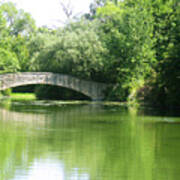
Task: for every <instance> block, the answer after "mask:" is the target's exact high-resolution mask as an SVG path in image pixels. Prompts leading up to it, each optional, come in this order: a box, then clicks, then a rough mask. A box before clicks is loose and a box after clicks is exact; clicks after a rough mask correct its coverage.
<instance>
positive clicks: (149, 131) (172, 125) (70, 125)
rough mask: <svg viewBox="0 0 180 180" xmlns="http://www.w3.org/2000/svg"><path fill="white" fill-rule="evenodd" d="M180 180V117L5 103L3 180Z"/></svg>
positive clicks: (0, 157)
mask: <svg viewBox="0 0 180 180" xmlns="http://www.w3.org/2000/svg"><path fill="white" fill-rule="evenodd" d="M179 179H180V116H178V115H176V116H175V115H172V114H171V115H170V114H169V115H168V114H166V113H158V112H156V110H153V109H146V110H145V109H140V110H139V111H137V110H136V109H133V108H127V107H124V106H118V105H112V104H111V105H104V104H95V103H87V104H86V103H84V104H70V103H69V104H63V103H61V102H56V103H55V102H49V101H35V102H26V103H24V102H13V103H11V102H6V103H4V104H1V107H0V180H179Z"/></svg>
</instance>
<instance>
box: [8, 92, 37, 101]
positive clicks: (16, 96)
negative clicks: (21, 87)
mask: <svg viewBox="0 0 180 180" xmlns="http://www.w3.org/2000/svg"><path fill="white" fill-rule="evenodd" d="M9 98H10V99H11V100H14V101H15V100H17V101H18V100H24V101H27V100H36V96H35V94H34V93H11V94H10V96H9Z"/></svg>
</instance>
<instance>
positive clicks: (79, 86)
mask: <svg viewBox="0 0 180 180" xmlns="http://www.w3.org/2000/svg"><path fill="white" fill-rule="evenodd" d="M30 84H48V85H56V86H61V87H65V88H69V89H72V90H75V91H77V92H80V93H82V94H84V95H86V96H88V97H90V98H91V99H92V100H103V99H104V97H105V96H104V91H105V90H106V88H107V87H108V85H107V84H104V83H98V82H93V81H85V80H82V79H78V78H75V77H72V76H69V75H64V74H55V73H50V72H23V73H8V74H1V75H0V91H1V90H5V89H8V88H13V87H17V86H24V85H30Z"/></svg>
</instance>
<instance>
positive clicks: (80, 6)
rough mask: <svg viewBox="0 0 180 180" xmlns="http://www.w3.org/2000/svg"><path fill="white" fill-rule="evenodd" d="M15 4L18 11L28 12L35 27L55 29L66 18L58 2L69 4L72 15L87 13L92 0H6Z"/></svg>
mask: <svg viewBox="0 0 180 180" xmlns="http://www.w3.org/2000/svg"><path fill="white" fill-rule="evenodd" d="M7 1H11V2H13V3H15V4H16V7H17V8H18V9H24V10H25V11H26V12H29V13H30V14H31V15H32V17H33V18H34V19H35V20H36V25H37V26H48V27H57V26H60V25H62V22H65V20H66V16H65V15H64V13H63V10H62V8H61V6H60V1H63V2H64V3H65V4H67V3H68V1H70V2H71V6H72V7H73V12H74V14H79V13H85V12H88V11H89V5H90V2H92V0H7Z"/></svg>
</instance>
